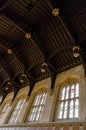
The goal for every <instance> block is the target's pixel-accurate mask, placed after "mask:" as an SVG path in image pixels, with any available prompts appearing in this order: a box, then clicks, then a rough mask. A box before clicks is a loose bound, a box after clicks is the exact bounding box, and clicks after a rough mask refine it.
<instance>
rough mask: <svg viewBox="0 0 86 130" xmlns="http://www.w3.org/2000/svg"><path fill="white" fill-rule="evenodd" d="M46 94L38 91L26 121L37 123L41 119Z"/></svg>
mask: <svg viewBox="0 0 86 130" xmlns="http://www.w3.org/2000/svg"><path fill="white" fill-rule="evenodd" d="M46 97H47V93H46V92H45V91H39V92H37V93H36V95H35V98H34V101H33V104H32V107H31V109H30V113H29V116H28V118H27V121H38V120H39V119H40V118H41V115H42V111H43V108H44V104H45V101H46Z"/></svg>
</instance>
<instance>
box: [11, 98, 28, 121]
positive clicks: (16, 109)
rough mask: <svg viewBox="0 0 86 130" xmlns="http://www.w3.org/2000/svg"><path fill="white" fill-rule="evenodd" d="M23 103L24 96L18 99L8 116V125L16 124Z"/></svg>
mask: <svg viewBox="0 0 86 130" xmlns="http://www.w3.org/2000/svg"><path fill="white" fill-rule="evenodd" d="M25 101H26V99H25V96H23V97H21V98H19V99H18V101H17V104H16V106H15V107H14V110H13V112H12V114H11V116H10V119H9V121H8V123H16V122H17V119H18V117H19V115H20V113H21V111H22V108H23V106H24V103H25Z"/></svg>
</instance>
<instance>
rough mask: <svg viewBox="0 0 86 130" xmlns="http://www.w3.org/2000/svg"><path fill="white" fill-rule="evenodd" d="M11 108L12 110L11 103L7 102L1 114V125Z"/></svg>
mask: <svg viewBox="0 0 86 130" xmlns="http://www.w3.org/2000/svg"><path fill="white" fill-rule="evenodd" d="M9 108H10V102H5V103H4V105H3V107H2V109H1V112H0V123H2V119H3V117H4V116H5V115H6V112H7V111H8V109H9Z"/></svg>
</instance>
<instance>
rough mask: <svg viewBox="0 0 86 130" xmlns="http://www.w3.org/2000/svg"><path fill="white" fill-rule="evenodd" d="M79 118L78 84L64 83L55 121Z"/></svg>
mask: <svg viewBox="0 0 86 130" xmlns="http://www.w3.org/2000/svg"><path fill="white" fill-rule="evenodd" d="M78 117H79V83H78V82H69V83H66V84H65V85H64V86H63V87H62V88H61V92H60V98H59V104H58V106H57V111H56V117H55V118H56V119H72V118H78Z"/></svg>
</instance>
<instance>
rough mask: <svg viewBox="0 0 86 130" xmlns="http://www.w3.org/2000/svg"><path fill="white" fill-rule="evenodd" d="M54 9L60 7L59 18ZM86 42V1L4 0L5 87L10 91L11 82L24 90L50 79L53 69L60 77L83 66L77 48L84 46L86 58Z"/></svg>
mask: <svg viewBox="0 0 86 130" xmlns="http://www.w3.org/2000/svg"><path fill="white" fill-rule="evenodd" d="M54 8H59V15H58V16H53V15H52V10H53V9H54ZM25 34H30V35H31V37H30V38H29V39H27V38H25ZM85 43H86V1H85V0H79V1H78V0H70V1H69V0H65V2H64V0H58V1H57V0H56V1H55V0H1V1H0V86H1V88H3V89H4V91H6V92H9V91H11V90H12V89H13V87H12V86H11V85H8V87H6V84H7V82H8V84H9V82H11V83H13V84H16V86H20V87H22V86H25V84H28V83H32V82H37V81H39V80H42V79H45V78H47V77H49V76H50V75H51V72H50V71H51V70H52V71H53V72H55V73H57V74H58V73H60V72H63V71H65V70H67V69H70V68H72V67H74V66H77V65H79V64H81V60H80V57H78V58H75V57H74V56H73V47H74V46H76V45H77V46H80V47H81V50H82V52H83V54H84V55H86V54H85V52H86V47H85ZM9 51H10V53H9ZM43 63H47V67H46V69H45V72H42V71H41V67H42V64H43ZM14 86H15V85H14Z"/></svg>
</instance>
